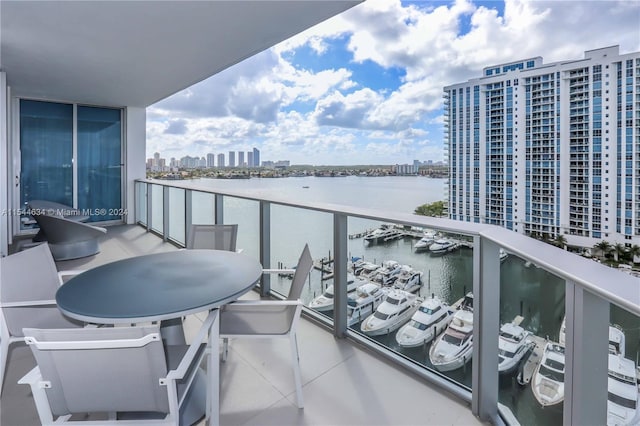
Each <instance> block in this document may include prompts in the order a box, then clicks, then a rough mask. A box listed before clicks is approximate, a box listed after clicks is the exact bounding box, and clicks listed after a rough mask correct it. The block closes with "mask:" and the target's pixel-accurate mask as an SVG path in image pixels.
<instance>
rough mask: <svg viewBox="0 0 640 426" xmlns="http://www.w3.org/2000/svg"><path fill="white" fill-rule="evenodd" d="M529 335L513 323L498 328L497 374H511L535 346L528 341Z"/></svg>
mask: <svg viewBox="0 0 640 426" xmlns="http://www.w3.org/2000/svg"><path fill="white" fill-rule="evenodd" d="M530 334H531V333H530V332H528V331H526V330H525V329H524V328H522V327H520V326H519V325H516V324H515V323H512V322H510V323H506V324H503V325H502V326H501V327H500V335H499V336H498V372H499V373H501V374H506V373H511V372H512V371H514V370H515V369H516V367H518V364H519V363H520V361H522V358H523V357H524V355H525V354H526V353H527V352H528V351H529V350H530V349H532V348H533V346H535V343H533V342H532V341H530V340H528V339H527V337H528V336H529V335H530Z"/></svg>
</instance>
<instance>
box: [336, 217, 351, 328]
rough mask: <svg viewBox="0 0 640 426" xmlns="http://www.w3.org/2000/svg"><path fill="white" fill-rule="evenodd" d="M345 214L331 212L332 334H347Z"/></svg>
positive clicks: (346, 236)
mask: <svg viewBox="0 0 640 426" xmlns="http://www.w3.org/2000/svg"><path fill="white" fill-rule="evenodd" d="M347 238H348V235H347V216H346V215H344V214H339V213H334V214H333V295H334V296H333V297H334V299H333V334H334V335H335V336H336V337H346V335H347V258H348V256H349V255H348V252H347Z"/></svg>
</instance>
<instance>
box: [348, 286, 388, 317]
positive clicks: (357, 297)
mask: <svg viewBox="0 0 640 426" xmlns="http://www.w3.org/2000/svg"><path fill="white" fill-rule="evenodd" d="M389 290H390V289H389V288H388V287H380V286H379V285H377V284H374V283H366V284H363V285H361V286H359V287H358V288H357V289H356V291H355V292H354V293H353V294H351V295H349V298H348V301H347V325H348V326H349V327H351V326H352V325H355V324H357V323H359V322H360V321H362V320H364V319H365V318H367V317H368V316H369V315H371V314H372V313H373V312H374V311H375V310H376V308H377V307H378V306H379V305H380V304H381V303H382V301H383V300H384V298H385V296H386V295H387V293H389Z"/></svg>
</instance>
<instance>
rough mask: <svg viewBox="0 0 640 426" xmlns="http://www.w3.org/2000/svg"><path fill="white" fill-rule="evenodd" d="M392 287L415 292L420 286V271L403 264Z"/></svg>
mask: <svg viewBox="0 0 640 426" xmlns="http://www.w3.org/2000/svg"><path fill="white" fill-rule="evenodd" d="M393 287H394V288H397V289H400V290H404V291H408V292H409V293H416V292H417V291H418V290H420V287H422V271H417V270H415V269H413V268H412V267H410V266H409V265H403V266H402V270H401V271H400V274H398V278H396V280H395V282H394V283H393Z"/></svg>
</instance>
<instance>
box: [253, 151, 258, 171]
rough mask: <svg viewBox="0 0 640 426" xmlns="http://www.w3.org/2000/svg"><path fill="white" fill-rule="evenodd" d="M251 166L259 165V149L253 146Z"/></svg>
mask: <svg viewBox="0 0 640 426" xmlns="http://www.w3.org/2000/svg"><path fill="white" fill-rule="evenodd" d="M253 166H254V167H260V150H259V149H258V148H253Z"/></svg>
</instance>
